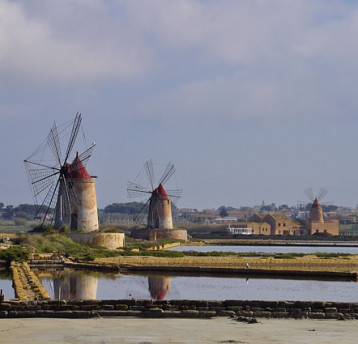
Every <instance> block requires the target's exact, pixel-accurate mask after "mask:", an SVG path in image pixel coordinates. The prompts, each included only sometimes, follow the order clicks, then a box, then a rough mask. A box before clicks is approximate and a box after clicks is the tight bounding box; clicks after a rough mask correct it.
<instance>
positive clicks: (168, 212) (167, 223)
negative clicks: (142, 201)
mask: <svg viewBox="0 0 358 344" xmlns="http://www.w3.org/2000/svg"><path fill="white" fill-rule="evenodd" d="M147 227H148V228H158V229H173V217H172V206H171V200H170V197H169V196H168V194H167V193H166V191H165V189H164V186H163V185H162V184H159V186H158V187H157V188H156V189H155V190H153V191H152V195H151V197H150V198H149V211H148V221H147Z"/></svg>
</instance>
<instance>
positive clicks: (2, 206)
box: [0, 202, 4, 210]
mask: <svg viewBox="0 0 358 344" xmlns="http://www.w3.org/2000/svg"><path fill="white" fill-rule="evenodd" d="M3 208H4V203H2V202H0V210H1V209H3Z"/></svg>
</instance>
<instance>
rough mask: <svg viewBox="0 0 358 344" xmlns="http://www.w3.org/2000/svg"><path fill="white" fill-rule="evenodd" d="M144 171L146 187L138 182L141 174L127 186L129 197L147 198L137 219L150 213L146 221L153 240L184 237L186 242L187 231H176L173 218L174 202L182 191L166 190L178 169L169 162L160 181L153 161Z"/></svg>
mask: <svg viewBox="0 0 358 344" xmlns="http://www.w3.org/2000/svg"><path fill="white" fill-rule="evenodd" d="M143 170H144V171H145V175H146V181H145V182H144V183H145V184H146V185H143V184H139V183H138V182H137V179H138V176H141V173H140V174H139V175H138V176H137V178H136V180H135V181H133V182H128V186H127V193H128V197H131V198H133V197H141V198H142V199H143V197H145V199H144V205H143V207H142V209H141V210H140V211H139V213H138V214H137V215H136V217H135V219H136V220H137V219H139V218H140V216H141V215H142V214H144V213H146V211H147V212H148V215H147V221H146V223H147V230H149V235H148V237H149V238H152V239H153V240H156V239H158V238H159V237H161V238H163V236H165V238H172V237H173V236H178V235H179V236H183V238H184V240H186V238H187V234H186V230H184V232H185V233H184V232H182V233H181V234H180V232H181V230H174V229H173V218H172V201H174V202H176V201H178V199H179V198H180V196H181V193H182V190H179V189H170V190H169V189H167V190H166V189H165V188H164V186H165V184H166V183H167V182H168V181H169V180H170V179H171V178H172V177H173V175H174V174H175V171H176V169H175V167H174V164H172V163H171V162H169V164H168V165H167V166H166V168H165V169H164V171H163V173H162V175H161V177H160V178H159V179H158V180H156V178H155V174H154V167H153V162H152V160H149V161H147V162H146V163H145V164H144V166H143ZM158 235H159V237H158Z"/></svg>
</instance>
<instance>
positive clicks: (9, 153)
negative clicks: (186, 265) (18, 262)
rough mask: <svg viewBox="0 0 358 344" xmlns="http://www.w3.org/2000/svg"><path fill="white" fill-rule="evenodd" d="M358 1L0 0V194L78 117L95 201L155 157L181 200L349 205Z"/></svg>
mask: <svg viewBox="0 0 358 344" xmlns="http://www.w3.org/2000/svg"><path fill="white" fill-rule="evenodd" d="M357 35H358V4H357V3H356V2H354V1H338V0H330V1H327V0H299V1H298V0H297V1H295V0H290V1H289V0H267V1H265V0H232V1H230V0H224V1H215V0H212V1H199V0H197V1H194V0H192V1H186V0H181V1H170V0H167V1H161V0H146V1H135V0H134V1H133V0H128V1H120V0H118V1H114V0H112V1H110V0H109V1H96V0H52V1H46V0H33V1H25V0H22V1H21V0H19V1H17V0H13V1H8V0H0V75H1V78H0V121H1V122H0V134H1V136H0V145H1V147H2V149H1V151H0V158H1V161H2V169H1V178H0V201H1V202H4V203H5V204H14V205H17V204H19V203H31V202H32V197H31V193H30V190H29V187H28V184H27V179H26V174H25V170H24V167H23V159H25V158H26V157H27V156H28V155H30V154H31V153H32V151H33V150H34V149H35V148H36V147H37V146H38V144H39V143H40V142H42V140H43V139H44V137H45V136H46V135H47V133H48V131H49V129H50V127H51V126H52V123H53V121H54V120H56V121H57V122H58V123H63V122H67V121H68V120H71V119H72V118H73V117H74V115H75V114H76V112H81V113H82V116H83V124H84V130H85V132H86V136H87V138H88V140H89V141H95V142H96V143H97V147H96V150H95V152H94V154H93V157H92V160H91V161H90V163H89V165H88V170H89V172H90V173H91V174H94V175H97V176H98V179H97V184H96V185H97V197H98V203H99V206H100V207H103V206H105V205H107V204H110V203H112V202H125V201H127V200H128V199H127V196H126V183H127V181H128V180H131V179H133V178H134V177H135V175H136V174H137V173H138V172H139V170H140V169H141V166H142V164H143V163H144V162H145V161H146V160H149V159H153V160H154V161H155V162H158V163H163V164H165V163H167V162H168V161H172V162H173V163H174V164H175V165H176V167H177V174H176V178H177V181H178V185H179V187H181V188H182V189H183V190H184V192H183V196H182V199H181V200H180V202H179V204H178V206H181V207H195V208H199V209H201V208H211V207H215V208H216V207H219V206H220V205H231V206H235V207H239V206H241V205H254V204H260V203H261V202H262V201H265V202H266V203H272V202H275V203H276V204H283V203H286V204H290V205H294V204H296V203H297V201H298V200H302V199H305V196H304V194H303V190H304V189H305V188H307V187H313V189H314V190H317V191H318V189H319V188H320V187H325V188H326V189H327V190H328V192H329V193H328V195H327V196H326V200H328V201H332V202H334V203H335V204H340V205H347V206H354V207H355V205H356V204H358V174H357V172H356V171H357V170H358V159H357V158H356V147H357V141H358V138H357V133H358V116H357V108H358V95H357V92H358V88H357V81H358V64H357V60H358V44H357V40H356V37H357Z"/></svg>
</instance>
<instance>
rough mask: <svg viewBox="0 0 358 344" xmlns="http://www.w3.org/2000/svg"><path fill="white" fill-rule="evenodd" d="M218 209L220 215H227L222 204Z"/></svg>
mask: <svg viewBox="0 0 358 344" xmlns="http://www.w3.org/2000/svg"><path fill="white" fill-rule="evenodd" d="M218 210H219V214H220V216H221V217H226V216H228V215H229V214H228V212H227V209H226V207H225V206H223V205H222V206H221V207H220V208H219V209H218Z"/></svg>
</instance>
